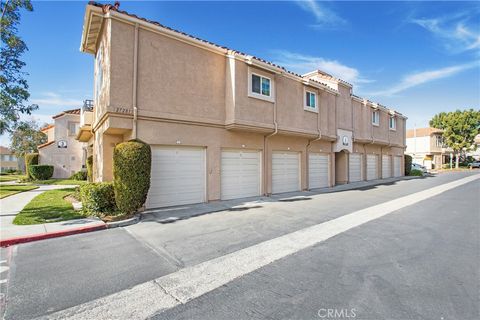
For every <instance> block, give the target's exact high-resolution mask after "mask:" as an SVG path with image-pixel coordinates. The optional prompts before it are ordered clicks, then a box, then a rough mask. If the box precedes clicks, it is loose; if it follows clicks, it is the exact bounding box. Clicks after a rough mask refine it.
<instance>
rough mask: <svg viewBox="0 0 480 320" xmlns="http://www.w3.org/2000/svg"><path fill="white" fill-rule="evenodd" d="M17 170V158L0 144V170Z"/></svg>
mask: <svg viewBox="0 0 480 320" xmlns="http://www.w3.org/2000/svg"><path fill="white" fill-rule="evenodd" d="M7 170H18V159H17V157H16V156H15V155H14V154H13V152H12V151H10V149H8V148H5V147H2V146H0V172H5V171H7Z"/></svg>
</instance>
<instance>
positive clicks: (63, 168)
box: [38, 109, 86, 178]
mask: <svg viewBox="0 0 480 320" xmlns="http://www.w3.org/2000/svg"><path fill="white" fill-rule="evenodd" d="M52 118H53V120H54V123H53V124H51V125H48V126H46V127H45V128H43V129H41V131H42V132H44V133H45V134H46V135H47V137H48V140H47V142H46V143H44V144H41V145H39V146H38V153H39V155H40V157H39V163H40V164H49V165H53V166H54V171H53V178H68V177H70V176H71V175H72V174H74V173H75V172H77V171H80V170H82V168H83V167H84V164H85V152H86V151H85V145H86V144H85V143H83V142H80V141H78V140H76V139H75V137H76V135H77V133H78V132H79V126H80V109H74V110H67V111H63V112H62V113H60V114H57V115H56V116H53V117H52Z"/></svg>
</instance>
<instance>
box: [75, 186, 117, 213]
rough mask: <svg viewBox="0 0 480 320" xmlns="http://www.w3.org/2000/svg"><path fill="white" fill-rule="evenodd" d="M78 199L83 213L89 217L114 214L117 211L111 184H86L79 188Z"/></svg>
mask: <svg viewBox="0 0 480 320" xmlns="http://www.w3.org/2000/svg"><path fill="white" fill-rule="evenodd" d="M80 199H81V200H82V209H83V211H84V212H85V213H86V214H89V215H97V216H98V215H99V216H103V215H106V214H114V213H115V211H116V209H117V207H116V205H115V193H114V191H113V183H112V182H99V183H87V184H84V185H82V186H80Z"/></svg>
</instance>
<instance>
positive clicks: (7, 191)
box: [0, 184, 38, 199]
mask: <svg viewBox="0 0 480 320" xmlns="http://www.w3.org/2000/svg"><path fill="white" fill-rule="evenodd" d="M37 188H38V187H37V186H22V185H15V184H2V185H0V199H2V198H5V197H8V196H11V195H12V194H16V193H20V192H23V191H28V190H33V189H37Z"/></svg>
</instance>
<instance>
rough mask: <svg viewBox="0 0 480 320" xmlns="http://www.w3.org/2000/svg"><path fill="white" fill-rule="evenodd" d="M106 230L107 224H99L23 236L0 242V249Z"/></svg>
mask: <svg viewBox="0 0 480 320" xmlns="http://www.w3.org/2000/svg"><path fill="white" fill-rule="evenodd" d="M105 229H107V225H106V224H97V225H93V226H87V227H79V228H75V229H68V230H62V231H54V232H47V233H42V234H35V235H29V236H23V237H14V238H9V239H2V240H0V247H8V246H11V245H14V244H20V243H26V242H32V241H38V240H45V239H52V238H59V237H65V236H70V235H73V234H79V233H86V232H92V231H97V230H105Z"/></svg>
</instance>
